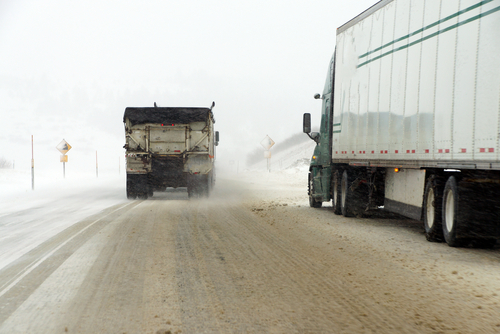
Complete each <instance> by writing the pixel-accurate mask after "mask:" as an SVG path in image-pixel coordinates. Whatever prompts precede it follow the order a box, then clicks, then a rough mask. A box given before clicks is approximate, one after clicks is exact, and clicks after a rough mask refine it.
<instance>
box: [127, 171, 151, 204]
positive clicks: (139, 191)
mask: <svg viewBox="0 0 500 334" xmlns="http://www.w3.org/2000/svg"><path fill="white" fill-rule="evenodd" d="M136 197H138V198H140V199H147V198H148V176H147V174H127V198H129V199H134V198H136Z"/></svg>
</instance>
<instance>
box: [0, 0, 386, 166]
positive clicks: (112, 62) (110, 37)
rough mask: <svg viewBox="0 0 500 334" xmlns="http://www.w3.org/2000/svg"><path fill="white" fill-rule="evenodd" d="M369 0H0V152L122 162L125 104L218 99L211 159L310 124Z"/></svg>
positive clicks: (240, 154)
mask: <svg viewBox="0 0 500 334" xmlns="http://www.w3.org/2000/svg"><path fill="white" fill-rule="evenodd" d="M376 2H377V1H376V0H313V1H294V0H277V1H273V0H252V1H230V0H213V1H212V0H205V1H201V0H199V1H195V0H184V1H169V0H165V1H127V0H120V1H105V0H85V1H79V0H75V1H67V0H46V1H43V0H36V1H26V0H0V117H1V120H2V123H1V124H2V130H1V131H0V144H1V145H0V157H4V158H6V159H7V160H9V161H14V160H15V164H16V169H17V168H19V169H28V170H29V168H30V159H31V135H33V136H34V142H35V163H36V166H37V167H39V168H42V169H44V168H45V169H51V168H60V162H59V155H60V154H59V152H58V151H57V150H56V149H55V146H56V145H57V144H58V143H59V142H60V141H61V139H63V138H64V139H66V140H67V141H68V142H69V143H70V145H72V147H73V148H72V150H71V151H70V152H69V153H68V157H69V162H68V164H67V169H68V170H71V169H72V168H73V169H89V170H92V169H95V152H96V151H97V152H98V156H99V164H100V166H102V168H112V169H118V165H119V161H120V160H119V159H120V158H121V161H122V163H123V153H124V151H123V148H122V146H123V144H124V135H123V123H122V118H123V112H124V110H125V108H126V107H128V106H134V107H140V106H153V102H156V103H157V104H158V105H159V106H164V107H175V106H201V107H209V106H210V104H211V103H212V101H215V102H216V107H215V109H214V114H215V118H216V124H215V125H216V129H217V130H218V131H219V132H220V138H221V143H220V146H219V147H218V160H219V163H225V162H227V161H229V160H240V161H241V163H242V164H243V163H244V161H245V158H246V155H247V153H248V152H250V151H252V150H254V149H255V148H256V147H260V144H259V143H260V141H261V140H262V139H263V138H264V137H265V136H266V135H269V136H270V137H271V138H272V139H274V141H275V142H280V141H282V140H284V139H286V138H287V137H289V136H291V135H293V134H295V133H297V132H300V131H301V128H302V114H303V113H304V112H311V113H312V114H313V124H316V125H317V124H319V113H320V104H321V102H320V101H317V100H314V99H313V95H314V93H317V92H321V91H322V89H323V85H324V81H325V75H326V70H327V67H328V61H329V59H330V57H331V55H332V52H333V50H334V47H335V34H336V28H337V27H339V26H341V25H342V24H344V23H345V22H347V21H349V20H350V19H351V18H353V17H354V16H356V15H357V14H359V13H361V12H362V11H364V10H365V9H367V8H369V7H370V6H372V5H373V4H375V3H376Z"/></svg>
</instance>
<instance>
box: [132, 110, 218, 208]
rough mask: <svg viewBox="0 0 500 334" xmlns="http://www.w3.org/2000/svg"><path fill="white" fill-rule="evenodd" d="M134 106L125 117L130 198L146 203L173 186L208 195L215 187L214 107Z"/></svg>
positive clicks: (191, 194) (215, 134) (215, 133)
mask: <svg viewBox="0 0 500 334" xmlns="http://www.w3.org/2000/svg"><path fill="white" fill-rule="evenodd" d="M214 106H215V103H212V107H211V108H187V107H180V108H171V107H157V106H156V103H155V106H154V107H140V108H133V107H128V108H126V109H125V114H124V115H123V122H124V125H125V146H124V148H125V149H126V157H127V197H128V198H130V199H133V198H136V197H139V198H142V199H146V198H148V196H152V195H153V192H154V191H164V190H165V189H166V188H167V187H173V188H177V187H187V191H188V195H189V197H192V196H208V195H209V193H210V190H211V189H212V187H213V185H214V183H215V166H214V163H215V146H217V145H218V143H219V133H218V132H217V131H214V123H215V119H214V115H213V113H212V108H213V107H214Z"/></svg>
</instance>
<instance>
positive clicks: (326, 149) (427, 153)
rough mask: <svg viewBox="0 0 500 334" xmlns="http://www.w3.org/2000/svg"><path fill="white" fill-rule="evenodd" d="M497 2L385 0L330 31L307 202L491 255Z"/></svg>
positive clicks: (498, 150) (499, 207) (495, 196)
mask: <svg viewBox="0 0 500 334" xmlns="http://www.w3.org/2000/svg"><path fill="white" fill-rule="evenodd" d="M499 55H500V0H485V1H479V0H461V1H459V0H431V1H420V0H419V1H411V0H383V1H380V2H378V3H377V4H375V5H374V6H372V7H371V8H369V9H368V10H366V11H365V12H363V13H361V14H360V15H359V16H357V17H355V18H354V19H352V20H351V21H349V22H347V23H346V24H345V25H343V26H341V27H339V28H338V29H337V43H336V50H335V52H334V55H333V57H332V59H331V61H330V65H329V69H328V75H327V79H326V84H325V88H324V91H323V94H322V95H319V94H317V95H316V96H315V97H316V98H320V99H322V101H323V103H322V112H321V125H320V132H319V133H317V132H313V133H310V132H311V119H310V114H304V132H305V133H307V134H308V135H309V136H310V137H311V138H312V139H313V140H315V141H316V143H317V146H316V149H315V152H314V155H313V157H312V160H311V165H310V173H309V187H308V194H309V202H310V205H311V206H312V207H320V206H321V205H322V202H327V201H330V200H332V205H333V208H334V212H335V213H336V214H342V215H344V216H354V215H360V214H363V213H365V212H366V211H369V210H371V209H375V208H378V207H381V206H384V208H385V210H388V211H391V212H396V213H399V214H402V215H404V216H407V217H410V218H414V219H417V220H421V221H423V223H424V227H425V234H426V237H427V239H428V240H429V241H441V240H445V241H446V242H447V243H448V245H450V246H454V247H455V246H464V245H470V244H472V245H474V244H475V245H477V246H482V247H492V246H493V245H494V244H495V243H496V240H497V238H498V237H499V230H500V229H499V226H500V222H499V220H500V216H499V215H500V56H499Z"/></svg>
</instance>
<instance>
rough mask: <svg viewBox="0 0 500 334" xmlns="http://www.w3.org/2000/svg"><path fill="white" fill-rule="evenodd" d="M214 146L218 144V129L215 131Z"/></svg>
mask: <svg viewBox="0 0 500 334" xmlns="http://www.w3.org/2000/svg"><path fill="white" fill-rule="evenodd" d="M215 146H219V131H215Z"/></svg>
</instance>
